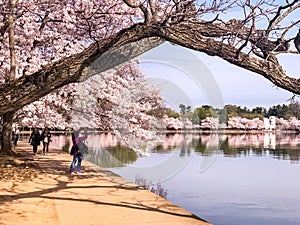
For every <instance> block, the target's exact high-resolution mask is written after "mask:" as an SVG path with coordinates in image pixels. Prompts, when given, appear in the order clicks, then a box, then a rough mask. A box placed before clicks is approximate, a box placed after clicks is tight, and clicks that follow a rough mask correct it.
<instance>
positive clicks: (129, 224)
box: [0, 142, 208, 225]
mask: <svg viewBox="0 0 300 225" xmlns="http://www.w3.org/2000/svg"><path fill="white" fill-rule="evenodd" d="M16 151H17V152H20V153H21V154H22V155H23V158H22V159H18V160H19V161H21V163H19V164H18V167H16V166H15V165H12V166H11V165H10V164H12V163H11V162H7V163H6V164H5V165H4V164H3V165H2V167H4V169H6V170H5V173H7V174H8V173H9V171H11V169H13V168H14V169H15V170H14V172H10V173H11V174H10V175H9V176H8V177H7V176H2V178H1V179H0V212H1V217H0V224H1V225H2V224H3V225H12V224H14V225H18V224H22V225H26V224H29V225H31V224H32V225H34V224H39V225H40V224H43V225H44V224H51V225H55V224H62V225H69V224H84V225H92V224H97V225H98V224H99V225H100V224H105V225H122V224H126V225H135V224H137V225H142V224H170V225H176V224H178V225H179V224H180V225H188V224H208V223H206V222H204V221H202V220H201V219H199V218H197V217H196V216H194V215H192V214H191V213H189V212H187V211H185V210H183V209H182V208H180V207H178V206H176V205H174V204H172V203H170V202H168V201H166V200H165V199H162V198H160V197H158V196H156V195H155V194H153V193H151V192H149V191H146V190H142V189H140V188H139V187H138V186H136V185H135V184H132V183H130V182H128V181H127V180H126V179H124V178H122V177H119V176H117V175H115V174H113V173H111V172H109V171H106V170H102V169H101V168H99V167H94V166H93V165H90V164H88V163H87V162H86V161H83V168H82V171H83V173H82V174H81V175H70V174H69V173H68V168H69V164H70V162H71V159H72V157H71V156H70V155H68V154H65V153H62V152H59V151H54V150H51V153H49V154H48V155H46V156H44V155H41V154H37V155H36V156H34V155H33V154H32V151H31V148H30V146H29V145H28V144H27V143H22V142H20V145H19V146H18V148H16ZM2 161H3V160H2ZM25 162H26V163H27V164H25ZM28 165H29V166H28ZM7 171H8V172H7ZM15 173H20V174H19V175H15ZM26 173H28V174H29V175H27V174H26ZM25 175H26V176H28V177H29V178H28V179H27V178H26V179H25V178H23V177H24V176H25ZM22 179H23V180H22Z"/></svg>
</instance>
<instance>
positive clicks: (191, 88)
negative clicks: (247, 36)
mask: <svg viewBox="0 0 300 225" xmlns="http://www.w3.org/2000/svg"><path fill="white" fill-rule="evenodd" d="M140 59H141V64H140V67H141V69H142V70H143V71H144V73H145V74H146V76H147V77H148V78H149V79H150V80H152V81H154V83H156V84H158V85H159V86H160V88H161V91H162V95H163V97H164V99H165V101H166V102H169V103H170V105H173V106H175V107H178V105H179V104H181V103H182V104H185V105H192V107H193V108H195V107H198V106H201V105H203V104H210V105H213V106H219V105H220V102H221V104H235V105H240V106H243V107H244V106H246V107H247V108H253V107H256V106H264V107H267V108H268V107H270V106H272V105H277V104H288V103H289V102H288V99H289V98H291V97H292V96H293V95H292V93H290V92H288V91H285V90H283V89H281V88H278V87H275V86H274V85H273V84H272V83H271V82H270V81H268V80H267V79H265V78H263V77H262V76H261V75H259V74H255V73H253V72H250V71H247V70H245V69H243V68H240V67H237V66H234V65H231V64H229V63H227V62H226V61H224V60H222V59H220V58H218V57H211V56H208V55H206V54H204V53H198V52H195V51H191V50H189V49H185V48H182V47H179V46H174V45H171V44H169V43H164V44H162V45H161V46H159V47H157V48H155V49H152V50H150V51H149V52H146V53H144V54H143V55H142V56H141V57H140ZM299 59H300V55H285V56H284V57H283V56H281V57H280V61H281V62H282V64H283V66H284V68H285V69H286V71H287V72H288V74H290V75H295V74H298V71H299V69H297V63H298V62H299ZM186 70H188V72H187V71H186ZM203 77H208V79H209V80H205V79H204V78H203ZM220 95H221V97H220ZM221 98H222V99H221ZM175 99H176V100H175ZM214 103H215V104H214Z"/></svg>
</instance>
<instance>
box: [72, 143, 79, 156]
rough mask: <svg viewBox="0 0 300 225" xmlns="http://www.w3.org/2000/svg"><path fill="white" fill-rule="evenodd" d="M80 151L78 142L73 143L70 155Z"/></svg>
mask: <svg viewBox="0 0 300 225" xmlns="http://www.w3.org/2000/svg"><path fill="white" fill-rule="evenodd" d="M78 151H79V148H78V145H77V144H75V145H72V148H71V151H70V155H74V154H75V152H78Z"/></svg>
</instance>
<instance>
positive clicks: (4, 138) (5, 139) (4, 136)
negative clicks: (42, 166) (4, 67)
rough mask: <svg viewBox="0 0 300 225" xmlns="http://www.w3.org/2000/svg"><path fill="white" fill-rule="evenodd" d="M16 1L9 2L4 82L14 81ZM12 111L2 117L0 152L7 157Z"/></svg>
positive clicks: (10, 136) (9, 151) (10, 138)
mask: <svg viewBox="0 0 300 225" xmlns="http://www.w3.org/2000/svg"><path fill="white" fill-rule="evenodd" d="M16 4H17V0H10V5H9V15H8V28H7V29H8V42H9V43H8V45H9V52H10V71H9V75H8V76H7V80H6V82H9V81H13V80H15V79H16V52H15V32H14V26H15V19H14V10H15V7H16ZM13 118H14V111H10V112H8V113H5V114H3V115H2V126H1V127H2V130H1V152H4V153H5V154H7V155H12V154H14V153H13V151H12V141H11V140H12V124H13Z"/></svg>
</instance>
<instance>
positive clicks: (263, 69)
mask: <svg viewBox="0 0 300 225" xmlns="http://www.w3.org/2000/svg"><path fill="white" fill-rule="evenodd" d="M279 3H281V4H279ZM299 8H300V3H299V1H298V0H291V1H286V2H284V3H282V2H281V1H278V3H277V1H272V2H270V1H267V0H261V1H254V2H250V1H249V0H244V1H236V0H232V1H231V0H213V1H207V2H206V1H204V2H199V1H193V0H167V1H162V0H146V1H139V0H131V1H129V0H123V1H121V0H117V1H113V2H112V1H109V0H105V1H96V0H91V1H87V0H78V1H75V0H70V1H69V0H68V1H66V0H65V1H58V0H28V1H25V0H19V1H16V0H2V1H1V2H0V12H1V13H0V33H1V36H0V50H1V55H0V57H1V58H0V71H1V72H0V74H1V80H2V82H3V84H1V85H0V90H1V91H0V115H1V118H2V124H3V127H4V129H3V132H2V140H8V139H9V131H10V130H11V129H10V128H11V127H10V125H9V124H11V123H10V121H11V120H12V115H13V114H14V113H15V112H16V111H17V110H19V109H21V108H22V107H24V106H25V105H28V104H30V103H32V102H34V101H36V100H38V99H40V98H41V97H44V96H45V95H47V94H49V93H51V92H52V91H53V90H55V89H58V88H61V87H63V86H64V85H66V84H68V83H73V82H78V81H83V80H86V79H88V78H89V77H90V76H93V75H95V74H98V73H100V72H103V71H106V70H108V69H110V68H113V67H114V66H116V65H119V64H121V63H123V62H126V61H128V60H129V59H132V58H134V57H135V56H137V55H139V54H141V53H142V52H144V51H147V50H148V49H151V48H153V47H154V46H156V45H158V44H160V43H161V41H162V40H166V41H170V42H171V43H173V44H177V45H181V46H183V47H187V48H190V49H193V50H196V51H200V52H204V53H206V54H208V55H212V56H218V57H221V58H222V59H224V60H226V61H228V62H229V63H231V64H234V65H236V66H239V67H242V68H245V69H247V70H250V71H253V72H255V73H257V74H259V75H262V76H263V77H265V78H266V79H268V80H270V81H271V82H272V83H273V84H274V85H276V86H278V87H281V88H284V89H286V90H288V91H290V92H292V93H294V94H299V93H300V85H299V82H300V81H299V79H298V78H297V74H288V73H287V72H286V70H285V68H283V66H282V65H281V63H280V60H279V59H278V55H279V54H280V55H282V54H287V53H288V54H299V52H298V49H299V39H300V35H299V33H297V32H298V30H297V26H299V23H300V21H299V17H297V16H296V15H298V14H299ZM236 12H239V13H238V15H236V14H233V15H232V16H231V18H230V13H236ZM226 13H227V14H226ZM228 15H229V16H228ZM95 62H96V63H95ZM6 145H7V143H6V142H3V141H2V149H9V147H10V146H9V145H8V146H6Z"/></svg>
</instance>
